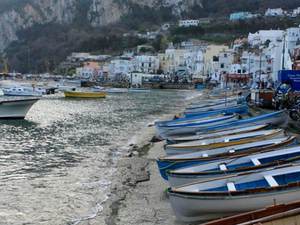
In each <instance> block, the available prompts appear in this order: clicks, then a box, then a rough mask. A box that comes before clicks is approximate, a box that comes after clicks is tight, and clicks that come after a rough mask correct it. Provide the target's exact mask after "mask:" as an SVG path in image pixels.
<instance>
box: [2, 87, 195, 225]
mask: <svg viewBox="0 0 300 225" xmlns="http://www.w3.org/2000/svg"><path fill="white" fill-rule="evenodd" d="M190 96H191V92H188V91H153V92H151V93H132V94H112V95H109V96H108V97H107V98H106V99H103V100H69V99H65V98H63V97H62V96H51V97H46V98H44V99H42V100H40V101H39V102H38V103H37V104H35V105H34V107H33V108H32V109H31V110H30V112H29V114H28V116H27V118H26V120H24V121H0V127H1V136H0V171H1V173H0V224H14V225H15V224H51V225H54V224H57V225H61V224H76V222H78V221H80V218H81V219H82V218H85V217H88V216H92V215H93V214H94V213H96V212H97V211H98V210H101V202H102V201H105V199H106V198H107V196H106V194H107V193H108V192H109V187H110V179H111V177H112V175H113V173H114V171H115V170H116V168H115V166H116V162H117V160H118V158H120V157H121V155H122V152H124V151H125V150H126V148H127V146H128V143H129V142H130V140H132V137H133V136H135V137H137V138H138V133H140V132H142V131H143V127H145V126H146V125H147V124H148V123H149V122H151V121H153V120H154V119H157V118H158V117H161V116H162V115H164V114H169V113H174V112H177V111H178V110H179V107H180V106H182V104H183V103H184V101H185V100H186V99H187V98H189V97H190Z"/></svg>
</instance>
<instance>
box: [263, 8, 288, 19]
mask: <svg viewBox="0 0 300 225" xmlns="http://www.w3.org/2000/svg"><path fill="white" fill-rule="evenodd" d="M265 16H274V17H275V16H284V10H283V9H282V8H277V9H270V8H269V9H267V11H266V12H265Z"/></svg>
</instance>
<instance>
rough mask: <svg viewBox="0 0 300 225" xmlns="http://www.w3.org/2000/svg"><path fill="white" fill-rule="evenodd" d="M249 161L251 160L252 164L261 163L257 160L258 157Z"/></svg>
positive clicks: (257, 164)
mask: <svg viewBox="0 0 300 225" xmlns="http://www.w3.org/2000/svg"><path fill="white" fill-rule="evenodd" d="M251 161H252V162H253V164H254V165H255V166H259V165H261V163H260V161H258V159H251Z"/></svg>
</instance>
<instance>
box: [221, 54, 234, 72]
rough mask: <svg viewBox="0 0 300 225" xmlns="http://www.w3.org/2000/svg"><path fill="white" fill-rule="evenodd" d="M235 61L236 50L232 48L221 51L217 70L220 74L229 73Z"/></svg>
mask: <svg viewBox="0 0 300 225" xmlns="http://www.w3.org/2000/svg"><path fill="white" fill-rule="evenodd" d="M233 61H234V52H233V51H232V50H226V51H222V52H220V54H219V55H218V63H217V71H218V72H219V73H220V74H224V73H229V72H230V69H231V65H232V64H233Z"/></svg>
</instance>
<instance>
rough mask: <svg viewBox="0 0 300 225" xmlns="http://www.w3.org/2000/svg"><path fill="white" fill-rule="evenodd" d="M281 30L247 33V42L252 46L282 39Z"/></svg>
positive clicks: (282, 33) (282, 32)
mask: <svg viewBox="0 0 300 225" xmlns="http://www.w3.org/2000/svg"><path fill="white" fill-rule="evenodd" d="M284 33H285V32H284V31H283V30H260V31H257V32H256V33H253V34H252V33H249V35H248V43H249V44H250V45H252V46H256V45H262V44H265V43H266V42H267V41H269V42H277V41H282V40H283V38H284Z"/></svg>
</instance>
